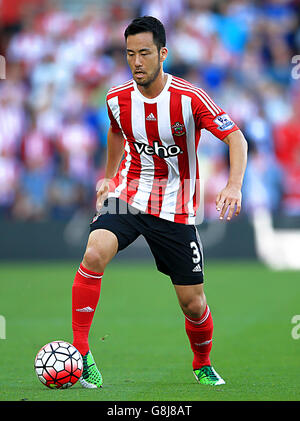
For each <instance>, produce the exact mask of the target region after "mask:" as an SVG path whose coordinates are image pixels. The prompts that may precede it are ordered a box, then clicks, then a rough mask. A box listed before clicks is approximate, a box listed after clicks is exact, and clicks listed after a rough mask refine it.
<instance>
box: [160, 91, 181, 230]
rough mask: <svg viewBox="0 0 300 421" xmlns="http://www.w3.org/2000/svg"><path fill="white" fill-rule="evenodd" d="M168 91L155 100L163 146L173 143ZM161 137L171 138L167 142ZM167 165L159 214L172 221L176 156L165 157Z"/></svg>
mask: <svg viewBox="0 0 300 421" xmlns="http://www.w3.org/2000/svg"><path fill="white" fill-rule="evenodd" d="M170 95H171V93H170V92H166V94H165V96H164V97H163V98H161V100H160V101H158V102H157V123H158V133H159V137H160V140H161V143H162V145H163V146H166V147H168V146H170V145H172V144H173V145H175V142H174V140H173V135H172V130H171V125H170ZM163 139H172V140H171V141H169V142H168V143H167V142H165V141H164V140H163ZM166 163H167V165H168V182H167V185H166V189H165V192H164V197H163V200H162V206H161V211H160V214H159V216H160V217H161V218H164V219H168V220H169V221H172V222H174V217H175V214H176V202H177V193H178V189H179V186H180V175H179V168H178V157H177V156H171V157H168V158H167V159H166Z"/></svg>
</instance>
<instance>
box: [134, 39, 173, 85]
mask: <svg viewBox="0 0 300 421" xmlns="http://www.w3.org/2000/svg"><path fill="white" fill-rule="evenodd" d="M166 56H167V49H166V48H161V50H160V51H158V49H157V46H156V44H154V42H153V34H152V32H141V33H139V34H136V35H129V36H128V37H127V61H128V64H129V67H130V70H131V72H132V76H133V79H134V80H135V82H136V83H137V84H138V85H140V86H145V87H146V86H149V85H150V84H151V83H152V82H153V81H154V80H155V79H156V78H157V76H158V75H159V73H160V71H161V69H162V63H163V61H164V60H165V58H166Z"/></svg>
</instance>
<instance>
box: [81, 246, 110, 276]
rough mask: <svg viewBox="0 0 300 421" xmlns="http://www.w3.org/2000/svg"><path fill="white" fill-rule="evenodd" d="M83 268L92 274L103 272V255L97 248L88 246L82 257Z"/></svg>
mask: <svg viewBox="0 0 300 421" xmlns="http://www.w3.org/2000/svg"><path fill="white" fill-rule="evenodd" d="M82 263H83V266H84V267H86V268H87V269H89V270H92V271H94V272H103V271H104V268H105V265H106V263H105V255H104V253H103V252H102V251H101V249H100V248H99V247H96V246H95V245H88V246H87V248H86V250H85V253H84V257H83V261H82Z"/></svg>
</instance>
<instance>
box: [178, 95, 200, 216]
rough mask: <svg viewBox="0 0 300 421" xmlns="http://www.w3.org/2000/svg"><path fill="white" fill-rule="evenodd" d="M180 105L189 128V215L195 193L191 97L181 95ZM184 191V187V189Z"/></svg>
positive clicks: (193, 131) (194, 155)
mask: <svg viewBox="0 0 300 421" xmlns="http://www.w3.org/2000/svg"><path fill="white" fill-rule="evenodd" d="M181 106H182V115H183V122H184V125H185V127H188V128H189V130H188V132H187V138H186V143H187V152H188V160H189V172H190V174H189V175H190V176H189V180H188V182H189V201H188V203H187V211H188V214H189V215H194V207H193V206H194V201H193V198H194V193H195V180H196V160H197V156H196V150H195V123H194V120H193V119H191V118H190V116H191V115H192V114H193V111H192V98H190V97H189V96H186V95H182V96H181ZM184 183H187V180H184ZM184 191H185V189H184ZM193 221H194V216H193V217H192V219H191V217H190V216H189V217H188V222H189V224H191V223H193Z"/></svg>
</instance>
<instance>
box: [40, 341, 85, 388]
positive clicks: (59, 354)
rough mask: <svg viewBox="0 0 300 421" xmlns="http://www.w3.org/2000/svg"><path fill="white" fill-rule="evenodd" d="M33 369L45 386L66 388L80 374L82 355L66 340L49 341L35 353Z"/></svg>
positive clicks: (73, 382) (76, 379)
mask: <svg viewBox="0 0 300 421" xmlns="http://www.w3.org/2000/svg"><path fill="white" fill-rule="evenodd" d="M34 369H35V372H36V375H37V377H38V379H39V380H40V381H41V382H42V383H43V384H44V385H45V386H47V387H49V388H52V389H60V388H62V389H67V388H68V387H71V386H73V385H74V384H75V383H76V382H77V381H78V380H79V378H80V377H81V375H82V370H83V361H82V356H81V354H80V353H79V351H78V350H77V349H76V348H75V347H74V346H73V345H71V344H69V343H68V342H65V341H54V342H50V343H48V344H46V345H44V346H43V347H42V348H41V349H40V350H39V352H38V353H37V355H36V357H35V360H34Z"/></svg>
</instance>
